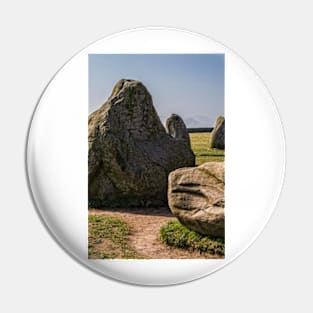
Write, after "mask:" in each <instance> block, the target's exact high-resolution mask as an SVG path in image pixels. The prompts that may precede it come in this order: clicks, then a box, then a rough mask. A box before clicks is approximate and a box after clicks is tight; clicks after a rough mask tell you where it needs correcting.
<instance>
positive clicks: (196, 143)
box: [189, 133, 224, 165]
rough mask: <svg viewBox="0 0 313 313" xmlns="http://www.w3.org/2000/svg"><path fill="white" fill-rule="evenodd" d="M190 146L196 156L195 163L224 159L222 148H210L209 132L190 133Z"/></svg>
mask: <svg viewBox="0 0 313 313" xmlns="http://www.w3.org/2000/svg"><path fill="white" fill-rule="evenodd" d="M189 136H190V142H191V148H192V150H193V152H194V154H195V156H196V165H200V164H202V163H205V162H211V161H219V162H221V161H224V150H220V149H210V148H209V144H210V139H211V133H191V134H189Z"/></svg>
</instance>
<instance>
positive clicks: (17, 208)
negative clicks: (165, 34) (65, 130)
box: [0, 0, 313, 312]
mask: <svg viewBox="0 0 313 313" xmlns="http://www.w3.org/2000/svg"><path fill="white" fill-rule="evenodd" d="M289 3H291V4H288V3H286V2H283V1H275V2H274V1H262V2H258V3H257V2H256V1H236V2H231V1H229V3H227V2H226V1H218V2H217V1H214V2H212V3H210V2H209V1H203V3H202V2H200V1H192V3H189V2H188V6H187V5H184V4H183V3H182V1H171V2H169V1H161V0H159V1H156V2H154V3H152V2H148V1H131V2H130V1H118V2H116V3H111V4H106V3H105V2H104V1H101V2H100V1H99V2H96V1H88V4H87V3H86V5H79V4H77V1H66V2H65V1H64V2H63V1H62V2H61V1H53V2H50V4H49V3H44V2H40V1H27V2H22V1H11V2H10V3H9V2H8V3H7V4H5V5H3V4H2V5H1V8H0V34H1V37H0V38H1V39H2V42H1V58H0V79H1V81H0V82H1V84H0V86H1V89H0V90H1V92H0V109H1V114H0V116H1V123H0V127H1V129H0V136H1V141H0V142H1V147H2V149H1V152H2V153H1V162H0V173H1V176H0V177H1V180H0V183H1V186H0V190H1V204H2V206H1V208H2V217H1V219H0V231H1V236H0V240H1V263H0V264H1V269H0V277H1V279H0V287H1V301H0V309H1V311H4V312H18V311H30V310H31V311H32V312H40V311H42V310H44V311H45V312H55V311H56V310H58V311H65V310H70V311H76V312H86V311H87V310H88V312H89V311H90V312H92V311H95V310H97V311H100V310H101V311H111V310H112V311H122V310H129V311H137V312H147V311H150V312H160V311H162V310H163V311H173V310H175V311H180V312H185V311H186V312H187V311H195V310H205V311H211V312H229V311H233V312H235V311H240V312H251V311H253V312H264V311H274V310H280V311H281V310H284V311H285V312H287V311H288V312H294V311H299V312H309V311H311V310H312V308H313V305H312V303H311V302H310V301H311V299H310V298H309V296H310V295H311V290H312V283H311V280H312V278H313V277H312V269H311V266H312V264H313V262H312V261H313V260H312V250H311V248H310V247H311V240H310V238H312V229H310V228H311V224H312V217H313V216H312V215H313V214H312V203H311V201H310V200H311V199H310V198H311V197H310V194H311V193H312V191H311V189H312V187H311V185H312V184H311V176H312V175H311V174H312V165H311V164H310V161H311V160H312V148H311V146H310V144H311V140H310V139H311V138H310V134H311V133H312V130H313V129H312V123H311V116H312V109H311V106H312V100H313V99H312V92H311V90H312V78H311V73H312V69H313V68H312V67H313V62H312V55H313V51H312V50H313V45H312V39H311V37H312V36H311V31H310V28H312V27H313V25H312V24H313V22H312V21H310V19H311V12H312V8H310V7H309V3H310V2H309V1H306V2H304V1H297V2H295V1H290V2H289ZM292 3H294V4H292ZM145 25H163V26H174V27H178V28H183V29H188V30H191V31H196V32H200V33H202V34H205V35H208V36H211V37H213V38H215V39H217V40H219V41H220V42H222V43H224V44H225V45H227V46H229V47H230V48H232V49H234V50H235V51H236V52H237V53H238V54H239V55H241V56H242V57H244V59H245V60H246V61H247V62H248V63H250V64H251V65H252V66H253V68H254V69H255V70H256V71H257V72H258V73H259V74H260V76H261V77H262V78H263V79H264V81H265V82H266V84H267V86H268V87H269V88H270V90H271V92H272V94H273V97H274V99H275V100H276V102H277V105H278V109H279V111H280V115H281V118H282V122H283V124H284V126H285V133H286V144H287V172H286V182H285V186H284V189H283V192H282V195H281V199H280V202H279V205H278V207H277V209H276V211H275V213H274V215H273V217H272V219H271V221H270V223H269V224H268V226H267V227H266V229H265V231H264V232H263V234H262V235H261V237H259V239H258V240H257V241H256V242H255V244H254V245H253V246H252V247H250V249H249V250H248V251H247V252H246V253H245V254H244V255H242V256H241V257H240V258H239V259H237V260H236V261H235V262H234V263H232V264H230V265H228V266H227V267H226V268H224V269H223V270H221V271H219V272H217V273H215V274H213V275H211V276H209V277H206V278H204V279H201V280H198V281H195V282H192V283H188V284H185V285H180V286H175V287H162V288H153V287H152V288H151V287H150V288H147V287H135V286H130V285H124V284H121V283H117V282H115V281H111V280H108V279H105V278H102V277H100V276H98V275H96V274H94V273H93V272H90V271H88V270H86V269H85V268H83V267H82V266H81V265H79V264H77V263H76V262H74V261H73V260H72V259H71V258H70V257H69V256H68V255H67V254H66V253H64V252H63V251H62V250H61V249H60V247H59V246H58V245H57V244H56V243H55V242H54V241H53V240H52V239H51V238H50V236H49V235H48V233H47V231H46V230H45V228H44V227H43V226H42V224H41V223H40V221H39V218H38V216H37V214H36V211H35V210H34V208H33V204H32V201H31V198H30V196H29V192H28V188H27V184H26V177H25V171H24V149H25V139H26V132H27V128H28V124H29V120H30V118H31V115H32V112H33V109H34V107H35V104H36V102H37V100H38V97H39V95H40V93H41V92H42V90H43V88H44V87H45V85H46V84H47V82H48V81H49V79H50V78H51V76H52V75H53V74H54V73H55V72H56V71H57V70H58V68H59V67H60V66H61V65H62V64H63V63H64V62H65V61H66V60H67V59H69V58H70V57H71V56H72V55H73V54H74V53H76V52H77V51H78V50H80V49H81V48H83V47H85V46H86V45H88V44H89V43H91V42H92V41H94V40H97V39H99V38H101V37H103V36H105V35H108V34H111V33H113V32H116V31H120V30H123V29H127V28H131V27H135V26H145ZM269 153H270V152H269Z"/></svg>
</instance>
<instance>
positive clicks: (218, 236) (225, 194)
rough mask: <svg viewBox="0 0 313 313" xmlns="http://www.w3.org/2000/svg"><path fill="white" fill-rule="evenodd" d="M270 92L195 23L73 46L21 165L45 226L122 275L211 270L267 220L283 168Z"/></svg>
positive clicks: (139, 279)
mask: <svg viewBox="0 0 313 313" xmlns="http://www.w3.org/2000/svg"><path fill="white" fill-rule="evenodd" d="M284 169H285V143H284V136H283V130H282V125H281V121H280V118H279V115H278V112H277V108H276V106H275V103H274V101H273V99H272V97H271V94H270V93H269V91H268V90H267V88H266V87H265V85H264V83H263V81H262V80H261V79H260V77H259V76H258V75H257V74H256V73H255V71H254V70H253V69H252V68H251V67H249V66H248V65H247V63H245V61H244V60H243V59H241V58H240V57H238V56H237V55H236V54H235V53H234V52H233V51H231V50H230V49H228V48H226V47H225V46H223V45H222V44H220V43H217V42H216V41H214V40H212V39H209V38H207V37H204V36H202V35H199V34H196V33H192V32H188V31H184V30H179V29H173V28H165V27H156V28H155V27H149V28H139V29H133V30H129V31H124V32H121V33H117V34H115V35H113V36H110V37H107V38H104V39H101V40H99V41H97V42H95V43H93V44H91V45H90V46H88V47H87V48H85V49H83V50H82V51H81V52H79V53H78V54H77V55H75V56H74V57H73V58H71V59H70V60H69V61H68V62H67V63H66V64H65V65H64V66H63V67H62V68H61V69H60V70H59V71H58V72H57V74H56V75H55V76H54V77H53V79H52V80H51V81H50V83H49V84H48V86H47V88H46V89H45V91H44V93H43V94H42V96H41V98H40V100H39V102H38V105H37V107H36V110H35V113H34V116H33V119H32V121H31V127H30V131H29V137H28V145H27V170H28V177H29V183H30V186H31V192H32V195H33V199H34V203H35V205H36V208H37V210H38V213H39V214H40V217H41V218H42V221H43V222H44V224H45V226H46V228H47V229H48V230H49V232H50V234H51V235H52V237H53V238H54V239H55V240H56V241H57V242H58V244H59V245H60V246H62V247H63V248H64V250H65V251H67V252H68V253H69V255H71V256H72V257H73V258H74V259H75V260H77V261H78V262H80V263H81V264H83V265H84V266H85V267H87V268H89V269H91V270H93V271H95V272H97V273H99V274H101V275H103V276H105V277H110V278H113V279H116V280H120V281H123V282H127V283H132V284H140V285H170V284H178V283H183V282H187V281H191V280H194V279H197V278H200V277H203V276H206V275H208V274H210V273H213V272H215V271H217V270H219V269H221V268H222V267H224V266H225V265H227V264H229V263H230V262H231V261H232V260H234V259H235V258H237V257H238V256H239V255H240V254H241V253H242V252H244V251H245V250H246V249H247V248H248V247H249V246H250V244H251V243H252V242H253V241H254V240H255V239H256V237H257V236H258V235H259V234H260V232H261V231H262V230H263V228H264V226H265V225H266V223H267V222H268V220H269V218H270V216H271V214H272V212H273V210H274V208H275V205H276V203H277V200H278V197H279V194H280V190H281V187H282V183H283V178H284Z"/></svg>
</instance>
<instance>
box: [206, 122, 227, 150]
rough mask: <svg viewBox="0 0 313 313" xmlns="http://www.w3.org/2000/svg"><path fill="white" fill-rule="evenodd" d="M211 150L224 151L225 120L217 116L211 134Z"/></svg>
mask: <svg viewBox="0 0 313 313" xmlns="http://www.w3.org/2000/svg"><path fill="white" fill-rule="evenodd" d="M210 147H211V148H216V149H223V150H224V149H225V118H224V117H223V116H219V117H218V118H217V120H216V124H215V127H214V129H213V131H212V133H211V144H210Z"/></svg>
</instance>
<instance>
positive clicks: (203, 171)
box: [168, 162, 225, 237]
mask: <svg viewBox="0 0 313 313" xmlns="http://www.w3.org/2000/svg"><path fill="white" fill-rule="evenodd" d="M224 173H225V172H224V162H207V163H204V164H202V165H200V166H198V167H193V168H179V169H177V170H175V171H173V172H171V173H170V175H169V186H168V202H169V206H170V209H171V211H172V213H173V214H174V215H175V216H176V217H177V218H178V219H179V221H180V222H181V223H182V224H183V225H185V226H186V227H188V228H190V229H192V230H195V231H197V232H199V233H201V234H204V235H210V236H215V237H224V224H225V222H224V221H225V218H224V203H225V200H224V199H225V198H224V186H225V179H224V175H225V174H224Z"/></svg>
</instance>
